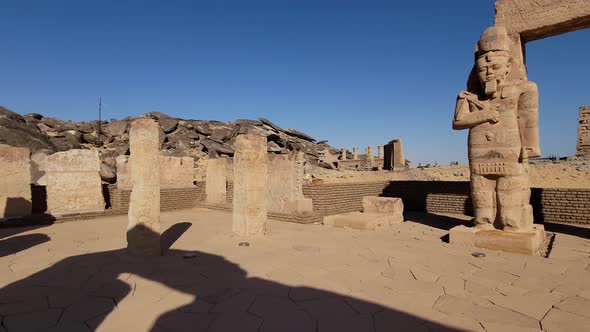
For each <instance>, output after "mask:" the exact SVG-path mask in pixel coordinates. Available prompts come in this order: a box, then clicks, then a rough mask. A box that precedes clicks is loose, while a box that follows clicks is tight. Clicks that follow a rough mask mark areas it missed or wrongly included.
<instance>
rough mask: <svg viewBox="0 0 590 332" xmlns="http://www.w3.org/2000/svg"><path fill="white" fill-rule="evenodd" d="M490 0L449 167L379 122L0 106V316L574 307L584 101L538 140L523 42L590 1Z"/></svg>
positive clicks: (217, 327) (457, 324) (375, 327)
mask: <svg viewBox="0 0 590 332" xmlns="http://www.w3.org/2000/svg"><path fill="white" fill-rule="evenodd" d="M490 10H491V8H490ZM495 10H496V16H495V20H494V25H493V26H491V27H488V28H487V29H485V30H484V31H481V35H480V37H479V39H478V40H475V39H474V40H473V42H474V44H475V46H476V47H475V50H474V54H473V55H474V57H473V58H471V57H470V58H469V61H468V62H466V63H465V68H464V69H465V71H464V72H463V74H462V73H461V72H458V73H457V75H459V76H460V75H465V74H466V73H467V72H468V70H469V68H471V72H470V74H469V76H468V77H465V81H466V86H465V88H464V90H463V91H457V92H458V93H457V95H456V96H448V97H449V102H452V101H453V100H455V109H454V113H453V116H452V117H451V110H450V109H448V108H447V109H445V107H443V108H441V110H442V112H443V113H444V112H446V114H447V115H448V119H447V120H451V118H452V128H451V127H450V126H449V124H450V121H447V123H446V124H444V123H443V124H441V126H445V125H446V127H445V128H446V130H447V131H448V132H449V133H452V132H453V131H452V130H451V129H453V130H463V131H462V132H461V133H462V134H465V135H466V136H467V137H466V140H465V141H466V142H465V144H466V145H467V147H468V150H467V156H466V158H465V159H464V160H465V161H467V162H468V164H466V163H464V162H462V165H459V163H458V162H456V165H454V166H453V167H450V166H449V167H448V168H446V169H444V166H442V167H440V168H431V169H426V168H422V167H414V165H411V164H410V162H409V161H407V160H406V156H405V154H404V153H405V152H406V153H408V156H409V157H410V158H413V155H414V153H415V152H414V151H412V149H407V147H406V149H404V148H403V147H402V138H399V137H397V136H394V135H396V134H395V133H394V132H391V133H389V135H390V136H389V138H387V139H388V140H390V139H391V140H390V141H389V142H388V143H387V144H384V143H385V141H382V142H373V144H380V145H372V146H367V147H364V146H361V149H365V150H364V151H365V152H364V153H363V152H362V150H361V153H362V154H359V147H352V149H350V147H348V148H341V147H338V148H335V147H332V146H331V145H329V144H328V141H326V140H322V141H319V140H316V139H315V138H313V137H311V136H309V135H307V134H305V133H303V132H300V131H298V130H295V129H283V128H281V127H279V126H278V125H276V124H274V123H273V122H271V121H270V120H268V119H265V118H258V119H257V120H249V119H238V120H235V121H233V122H227V123H226V122H221V121H215V120H194V119H177V118H173V117H171V116H168V115H165V114H163V113H160V112H149V113H146V114H143V115H142V116H140V117H137V118H135V117H126V118H124V119H121V120H114V119H113V120H111V121H104V119H101V120H98V121H91V122H72V121H68V122H66V121H61V120H57V119H54V118H49V117H47V118H45V117H43V116H42V115H40V114H37V113H30V114H25V115H22V116H21V115H20V114H16V113H14V112H11V111H9V110H6V109H5V108H3V107H0V129H1V130H3V131H0V134H2V133H6V132H8V133H9V134H10V135H5V136H7V137H8V139H3V141H2V143H6V142H7V143H10V146H9V145H4V144H0V270H1V271H0V331H2V332H5V331H6V332H13V331H95V330H96V331H184V330H187V331H188V330H191V331H192V330H203V331H205V330H207V331H238V330H239V331H242V330H243V331H284V330H293V331H395V330H400V331H488V332H491V331H540V330H543V331H547V332H556V331H566V330H568V331H583V330H585V329H587V328H584V326H590V293H589V292H590V283H589V282H588V281H589V280H590V267H589V266H590V249H589V248H590V233H589V231H588V230H589V228H588V227H589V226H590V188H588V187H587V186H586V187H584V185H582V186H576V185H577V181H582V180H584V179H590V177H588V174H590V173H586V172H590V170H588V169H587V168H588V158H590V106H582V107H580V108H579V115H578V128H577V134H578V135H577V145H576V155H575V156H570V157H567V160H550V159H549V158H540V156H541V148H542V146H541V141H540V139H539V122H540V121H543V106H542V104H541V105H539V90H540V91H543V89H542V87H541V88H537V85H536V83H534V82H532V81H531V80H529V79H528V73H527V68H526V61H525V60H526V56H527V54H526V45H527V43H529V42H534V41H536V40H539V39H542V38H545V37H550V36H554V35H558V34H562V33H567V32H571V31H575V30H578V29H584V28H590V1H588V0H559V1H554V0H499V1H496V4H495ZM363 15H364V14H363ZM27 22H28V21H27ZM355 24H356V23H355ZM465 31H467V30H465ZM475 38H477V37H475ZM468 46H470V45H466V47H468ZM466 55H469V56H470V55H471V48H469V49H468V50H467V51H466ZM529 56H531V55H530V54H529ZM434 59H435V60H433V61H440V59H438V60H437V59H436V57H434ZM472 60H473V62H471V61H472ZM442 62H444V61H442ZM442 62H441V63H442ZM465 76H467V75H465ZM531 77H532V76H531ZM541 82H542V81H541V80H539V84H540V85H541ZM457 90H462V89H461V88H459V89H457ZM541 93H542V92H541ZM454 97H456V99H453V98H454ZM542 100H543V99H542V98H541V101H542ZM333 121H336V120H333ZM335 126H337V127H338V128H341V127H342V126H341V125H340V124H336V125H335ZM354 129H355V130H357V131H358V130H359V128H354ZM349 130H351V128H349ZM455 133H457V134H458V133H459V132H455ZM25 134H26V135H29V136H26V135H25ZM13 136H14V137H13ZM314 136H315V134H314ZM2 137H4V136H0V138H2ZM394 137H395V138H394ZM25 138H26V139H25ZM392 138H393V139H392ZM363 139H364V138H363ZM403 139H404V140H406V139H407V138H403ZM5 141H6V142H5ZM22 142H25V143H26V144H28V145H29V146H27V147H21V146H17V145H19V144H21V143H22ZM359 142H360V139H359ZM359 142H357V146H360V145H358V143H359ZM405 142H406V143H407V140H406V141H405ZM572 143H573V142H572ZM12 145H14V146H12ZM411 145H412V144H411ZM433 146H434V145H433ZM375 147H376V148H375ZM375 150H376V151H375ZM351 152H352V153H351ZM416 154H417V153H416ZM452 158H455V156H452ZM459 158H460V157H458V158H457V159H456V160H459ZM529 159H530V160H531V162H530V163H529ZM533 159H534V162H533V161H532V160H533ZM564 159H566V158H564ZM543 163H544V164H546V165H545V166H547V169H550V170H555V169H559V171H560V172H561V173H557V174H558V175H559V176H563V174H569V175H571V178H572V179H573V180H572V182H575V183H574V184H575V185H569V183H568V185H563V183H564V182H561V181H563V179H560V182H554V183H550V184H547V183H546V182H544V181H545V180H546V179H545V178H543V176H544V174H541V175H539V174H535V173H536V172H539V170H541V169H542V168H541V166H543V165H541V164H543ZM452 165H453V163H452ZM540 165H541V166H540ZM537 166H539V167H538V168H537ZM354 171H360V172H354ZM444 171H446V172H444ZM535 175H536V176H537V182H535ZM538 179H540V180H538ZM587 181H588V183H590V180H587ZM555 183H558V184H562V186H553V184H555ZM125 225H126V226H125ZM15 226H17V227H15Z"/></svg>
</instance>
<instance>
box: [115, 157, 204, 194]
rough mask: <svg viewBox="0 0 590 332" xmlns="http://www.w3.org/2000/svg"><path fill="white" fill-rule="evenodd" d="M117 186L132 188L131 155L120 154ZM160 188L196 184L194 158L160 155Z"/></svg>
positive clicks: (117, 159)
mask: <svg viewBox="0 0 590 332" xmlns="http://www.w3.org/2000/svg"><path fill="white" fill-rule="evenodd" d="M116 163H117V187H118V188H119V189H121V190H131V188H132V184H131V170H130V168H129V156H118V157H117V158H116ZM159 174H160V188H162V189H173V188H191V187H193V186H194V183H193V177H194V159H193V158H192V157H169V156H160V168H159Z"/></svg>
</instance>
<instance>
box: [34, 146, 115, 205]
mask: <svg viewBox="0 0 590 332" xmlns="http://www.w3.org/2000/svg"><path fill="white" fill-rule="evenodd" d="M45 161H46V164H45V167H46V171H45V172H46V174H45V177H46V181H47V186H46V187H45V189H46V192H47V211H48V212H49V213H52V214H62V213H73V212H98V211H104V208H105V201H104V197H103V194H102V181H101V180H100V174H99V171H100V160H99V159H98V152H97V151H92V150H81V149H73V150H68V151H63V152H57V153H54V154H52V155H49V156H47V157H46V158H45Z"/></svg>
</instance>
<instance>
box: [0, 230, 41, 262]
mask: <svg viewBox="0 0 590 332" xmlns="http://www.w3.org/2000/svg"><path fill="white" fill-rule="evenodd" d="M50 240H51V238H50V237H49V236H47V235H45V234H38V233H37V234H25V235H17V236H13V237H9V238H7V239H4V240H0V257H4V256H10V255H14V254H16V253H18V252H21V251H23V250H26V249H29V248H32V247H34V246H36V245H39V244H41V243H45V242H47V241H50Z"/></svg>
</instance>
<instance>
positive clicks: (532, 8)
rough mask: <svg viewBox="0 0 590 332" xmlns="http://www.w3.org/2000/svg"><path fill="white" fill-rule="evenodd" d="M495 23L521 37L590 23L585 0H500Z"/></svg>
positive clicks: (547, 34)
mask: <svg viewBox="0 0 590 332" xmlns="http://www.w3.org/2000/svg"><path fill="white" fill-rule="evenodd" d="M495 25H496V26H503V27H505V28H506V30H507V31H508V33H509V34H512V35H516V34H520V35H521V37H522V39H523V41H525V42H529V41H533V40H536V39H541V38H545V37H550V36H554V35H558V34H562V33H566V32H570V31H575V30H579V29H584V28H588V27H590V1H588V0H518V1H515V0H499V1H497V2H496V16H495Z"/></svg>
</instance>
